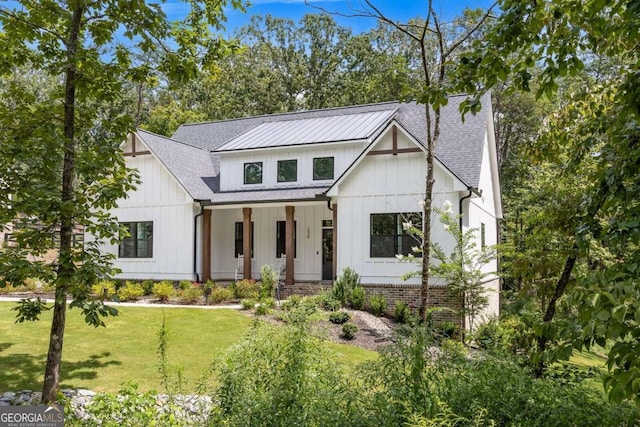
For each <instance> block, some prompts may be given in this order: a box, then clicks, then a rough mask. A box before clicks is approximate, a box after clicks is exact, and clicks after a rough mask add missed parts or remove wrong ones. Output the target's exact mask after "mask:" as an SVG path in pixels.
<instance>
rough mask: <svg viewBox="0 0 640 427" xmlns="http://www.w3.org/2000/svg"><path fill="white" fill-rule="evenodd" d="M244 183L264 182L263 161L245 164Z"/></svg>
mask: <svg viewBox="0 0 640 427" xmlns="http://www.w3.org/2000/svg"><path fill="white" fill-rule="evenodd" d="M244 183H245V184H262V162H253V163H245V164H244Z"/></svg>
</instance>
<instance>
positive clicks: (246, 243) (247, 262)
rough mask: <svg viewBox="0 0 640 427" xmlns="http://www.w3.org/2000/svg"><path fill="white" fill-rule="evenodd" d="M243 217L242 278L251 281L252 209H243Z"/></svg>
mask: <svg viewBox="0 0 640 427" xmlns="http://www.w3.org/2000/svg"><path fill="white" fill-rule="evenodd" d="M242 215H243V223H242V254H243V256H244V270H243V271H242V277H243V278H244V279H251V208H242Z"/></svg>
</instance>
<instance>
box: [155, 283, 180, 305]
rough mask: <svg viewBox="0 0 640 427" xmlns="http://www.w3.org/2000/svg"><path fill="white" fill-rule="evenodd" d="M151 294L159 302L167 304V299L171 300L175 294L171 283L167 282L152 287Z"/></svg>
mask: <svg viewBox="0 0 640 427" xmlns="http://www.w3.org/2000/svg"><path fill="white" fill-rule="evenodd" d="M151 293H152V295H153V296H154V297H155V298H157V299H159V300H160V301H162V302H167V301H168V300H169V298H171V297H172V296H173V295H174V294H175V291H174V289H173V285H172V284H171V282H169V281H168V280H163V281H162V282H158V283H155V284H154V285H153V290H152V292H151Z"/></svg>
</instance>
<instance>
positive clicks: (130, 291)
mask: <svg viewBox="0 0 640 427" xmlns="http://www.w3.org/2000/svg"><path fill="white" fill-rule="evenodd" d="M142 295H144V289H142V285H140V284H139V283H135V282H130V281H128V280H127V281H126V282H125V284H124V286H122V287H121V288H120V289H118V298H119V299H120V301H135V300H137V299H138V298H140V297H141V296H142Z"/></svg>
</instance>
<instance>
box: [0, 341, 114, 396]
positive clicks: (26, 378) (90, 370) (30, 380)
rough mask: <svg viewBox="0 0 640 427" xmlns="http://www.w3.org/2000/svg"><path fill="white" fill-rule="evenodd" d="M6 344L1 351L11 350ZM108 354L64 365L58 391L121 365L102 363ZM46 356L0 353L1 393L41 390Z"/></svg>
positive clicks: (112, 361) (108, 362) (112, 362)
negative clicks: (111, 366) (75, 381)
mask: <svg viewBox="0 0 640 427" xmlns="http://www.w3.org/2000/svg"><path fill="white" fill-rule="evenodd" d="M10 346H11V344H9V343H0V351H2V350H5V349H7V348H8V347H10ZM110 355H111V353H109V352H104V353H102V354H94V355H91V356H89V358H87V359H85V360H82V361H78V362H68V361H63V362H62V366H61V369H60V371H61V372H60V376H61V377H62V381H61V384H60V388H74V387H77V386H74V385H73V380H77V379H81V380H90V379H95V378H96V377H97V376H98V370H99V369H101V368H104V367H106V366H109V365H122V362H120V361H117V360H105V359H106V358H108V357H109V356H110ZM46 362H47V356H46V355H44V354H38V355H33V354H7V355H3V354H1V353H0V366H2V367H3V369H0V392H3V391H20V390H34V391H39V390H40V389H42V380H43V376H44V368H45V365H46Z"/></svg>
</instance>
